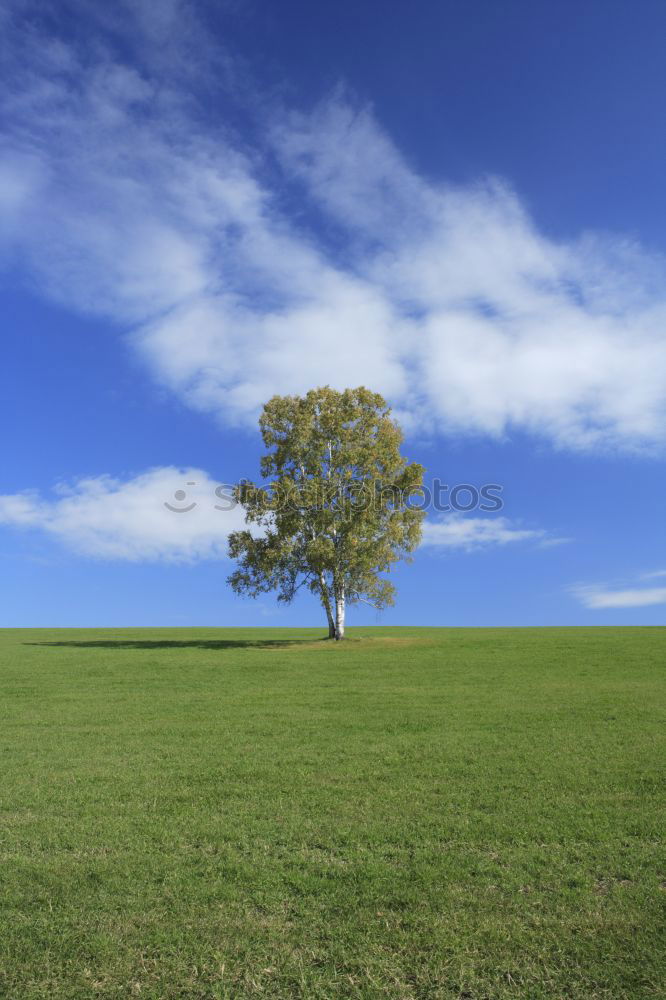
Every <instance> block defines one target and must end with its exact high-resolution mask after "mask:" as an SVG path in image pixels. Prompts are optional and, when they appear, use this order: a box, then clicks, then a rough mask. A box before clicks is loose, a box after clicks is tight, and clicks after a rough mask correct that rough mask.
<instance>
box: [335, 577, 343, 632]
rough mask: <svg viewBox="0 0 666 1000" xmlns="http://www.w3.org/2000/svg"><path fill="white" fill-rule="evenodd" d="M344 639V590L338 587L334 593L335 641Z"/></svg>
mask: <svg viewBox="0 0 666 1000" xmlns="http://www.w3.org/2000/svg"><path fill="white" fill-rule="evenodd" d="M344 637H345V588H344V587H343V586H340V587H339V588H337V590H336V593H335V640H336V642H339V641H340V639H344Z"/></svg>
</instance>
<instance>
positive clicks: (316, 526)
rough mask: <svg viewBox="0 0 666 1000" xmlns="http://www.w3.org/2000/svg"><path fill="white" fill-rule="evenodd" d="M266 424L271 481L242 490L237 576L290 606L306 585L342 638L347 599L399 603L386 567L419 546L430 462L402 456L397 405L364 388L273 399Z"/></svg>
mask: <svg viewBox="0 0 666 1000" xmlns="http://www.w3.org/2000/svg"><path fill="white" fill-rule="evenodd" d="M259 427H260V430H261V436H262V439H263V443H264V445H265V447H266V453H265V455H264V456H263V457H262V460H261V474H262V477H263V478H264V480H265V482H264V483H263V484H262V485H255V484H254V483H251V482H247V481H245V482H243V483H241V484H240V485H239V486H238V487H236V499H237V500H238V501H239V502H240V503H241V504H242V505H243V506H244V508H245V519H246V524H247V525H248V527H247V528H246V529H244V530H242V531H236V532H234V533H233V534H231V535H230V537H229V554H230V555H231V557H232V558H233V559H235V560H236V561H237V568H236V569H235V570H234V572H233V573H232V574H231V575H230V577H229V583H230V585H231V586H232V588H233V589H234V591H236V593H239V594H247V595H250V596H253V597H256V596H257V595H259V594H261V593H265V592H268V591H272V590H275V591H277V599H278V601H282V602H286V603H288V602H290V601H291V600H292V599H293V598H294V596H295V594H296V592H297V591H298V590H299V589H300V588H301V587H306V588H307V589H309V590H310V591H311V592H312V593H313V594H314V595H316V596H317V597H318V598H319V600H320V602H321V604H322V607H323V608H324V611H325V612H326V617H327V621H328V629H329V637H331V638H335V639H342V638H343V637H344V623H345V609H346V606H347V604H355V603H357V602H359V601H363V602H366V603H368V604H371V605H372V606H373V607H375V608H379V609H381V608H385V607H387V606H388V605H391V604H393V602H394V595H395V587H394V586H393V584H392V583H391V582H390V580H388V579H387V578H386V576H385V574H387V573H390V570H391V567H392V565H393V564H394V563H395V562H396V561H397V560H399V559H401V558H408V557H409V554H410V553H411V552H413V550H414V549H415V548H416V546H417V545H418V543H419V540H420V537H421V522H422V519H423V516H424V515H423V513H422V512H421V511H420V510H416V509H413V507H412V506H410V498H413V497H414V494H416V493H418V491H419V488H420V487H421V486H422V483H423V472H424V470H423V467H422V466H421V465H419V464H418V463H416V462H412V463H408V462H407V460H406V459H405V458H404V457H403V455H402V454H401V451H400V448H401V444H402V432H401V430H400V428H399V426H398V424H397V423H396V422H395V420H394V419H392V417H391V411H390V408H389V407H388V406H387V404H386V401H385V400H384V399H383V398H382V396H380V395H378V394H377V393H374V392H371V391H370V390H368V389H365V388H363V387H359V388H357V389H345V390H344V391H343V392H338V391H336V390H335V389H331V388H329V387H324V388H319V389H312V390H311V391H310V392H308V393H306V395H305V396H274V397H273V398H272V399H270V400H269V401H268V402H267V403H266V405H265V406H264V408H263V412H262V414H261V417H260V420H259ZM252 526H254V531H253V530H251V528H252Z"/></svg>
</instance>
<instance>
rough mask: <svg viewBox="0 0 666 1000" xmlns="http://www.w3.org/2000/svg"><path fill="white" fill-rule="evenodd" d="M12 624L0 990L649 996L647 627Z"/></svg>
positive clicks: (656, 977) (652, 708) (3, 649)
mask: <svg viewBox="0 0 666 1000" xmlns="http://www.w3.org/2000/svg"><path fill="white" fill-rule="evenodd" d="M316 638H317V631H316V630H313V629H310V630H305V629H303V630H300V629H293V630H290V629H284V628H283V629H148V628H143V629H123V630H119V629H108V630H107V629H104V630H98V629H95V630H92V629H91V630H82V629H76V630H65V629H60V630H52V631H51V630H47V629H35V630H25V631H24V630H21V631H10V630H6V629H5V630H1V631H0V731H1V733H2V737H1V739H0V753H1V754H2V786H1V788H0V808H1V810H2V817H1V822H0V842H1V850H2V868H1V878H0V881H1V889H0V997H2V998H3V1000H4V998H6V1000H131V998H139V1000H215V998H217V1000H223V998H224V1000H245V998H263V1000H286V998H289V1000H292V998H293V1000H426V998H427V1000H461V998H464V997H468V998H474V1000H482V998H488V1000H647V998H652V1000H656V998H658V997H662V998H663V996H664V986H663V955H664V949H663V944H664V926H665V922H664V916H665V912H664V905H665V903H666V892H665V891H664V890H665V888H666V883H665V882H664V878H665V877H666V876H665V874H664V871H665V869H664V860H665V859H664V847H663V826H664V809H665V807H666V800H665V796H664V783H663V766H662V761H663V759H664V750H665V741H666V726H665V725H664V712H665V709H666V697H665V686H664V682H663V666H664V642H665V640H666V630H665V629H663V628H644V629H639V628H599V629H583V628H575V629H532V628H521V629H510V628H504V629H490V628H489V629H475V628H464V629H426V628H423V629H418V628H404V629H398V628H382V629H371V628H367V629H354V628H352V629H350V630H349V637H348V639H347V641H346V642H344V643H331V642H326V641H315V640H316Z"/></svg>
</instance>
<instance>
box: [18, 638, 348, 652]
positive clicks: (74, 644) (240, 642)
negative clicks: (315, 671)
mask: <svg viewBox="0 0 666 1000" xmlns="http://www.w3.org/2000/svg"><path fill="white" fill-rule="evenodd" d="M327 641H328V639H327V638H326V636H322V637H321V638H320V639H67V640H61V641H58V642H24V643H23V645H24V646H68V647H71V648H79V649H288V648H289V647H293V646H309V645H315V644H317V643H319V642H327Z"/></svg>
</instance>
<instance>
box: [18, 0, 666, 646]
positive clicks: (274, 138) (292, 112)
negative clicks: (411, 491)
mask: <svg viewBox="0 0 666 1000" xmlns="http://www.w3.org/2000/svg"><path fill="white" fill-rule="evenodd" d="M107 7H108V8H109V9H107ZM0 10H1V11H2V14H1V15H0V17H1V27H2V32H1V34H2V38H3V45H4V46H5V48H6V51H5V53H4V58H3V64H4V65H5V66H6V67H7V70H6V72H7V77H6V80H5V82H4V85H3V97H2V123H3V135H4V140H3V150H4V153H3V157H2V162H1V163H0V247H1V250H0V262H1V264H2V271H1V277H0V298H1V301H2V315H3V320H4V321H3V334H4V336H3V346H4V349H3V362H4V363H3V366H2V373H1V378H2V407H3V413H2V422H3V428H4V437H5V456H4V462H3V465H2V477H3V482H2V484H1V485H0V493H1V494H2V496H1V497H0V551H2V554H3V556H4V561H5V573H4V579H5V594H4V596H3V601H2V613H1V616H0V623H1V624H2V625H6V626H20V625H26V626H27V625H35V626H42V625H44V626H46V625H108V626H124V625H126V626H129V625H156V624H162V625H195V624H207V625H214V624H219V625H231V624H247V625H255V624H258V625H282V624H284V625H294V624H303V625H311V624H315V625H316V624H319V622H320V619H321V612H320V610H319V609H318V608H317V606H316V605H315V604H314V603H312V602H311V601H310V600H308V599H306V598H303V599H302V600H299V601H297V602H296V603H295V604H294V605H293V606H292V607H290V608H287V609H282V608H278V607H277V606H276V605H275V603H274V602H273V600H272V599H271V598H269V597H266V598H264V599H262V600H261V601H259V602H251V601H244V600H241V599H239V598H236V597H234V596H233V595H232V594H231V593H230V591H229V589H228V588H227V586H226V583H225V579H226V576H227V574H228V572H229V569H230V566H229V563H228V562H227V561H226V559H225V539H226V534H227V532H228V531H229V530H231V529H232V528H234V527H236V526H237V525H238V524H239V523H240V521H241V514H240V512H239V511H234V512H231V513H225V512H220V511H216V510H215V509H214V504H215V502H216V501H215V497H214V493H213V491H214V488H215V486H216V485H217V484H218V483H220V482H232V481H234V480H237V479H238V478H240V477H242V476H248V477H256V476H257V474H258V459H259V455H260V441H259V437H258V434H257V431H256V419H257V414H258V411H259V409H260V406H261V403H262V402H263V401H265V399H267V398H268V397H269V396H270V395H272V394H273V393H275V392H301V391H305V390H306V389H308V388H310V387H311V386H314V385H321V384H325V383H330V384H331V385H334V386H335V387H338V388H342V387H344V386H348V385H357V384H366V385H368V386H369V387H371V388H373V389H376V390H378V391H380V392H382V393H384V395H385V396H386V397H387V398H388V399H389V401H390V402H391V404H392V405H393V407H394V411H395V413H396V414H397V416H398V418H399V419H400V421H401V423H402V425H403V427H404V429H405V432H406V444H405V451H406V453H407V454H408V456H409V457H410V458H411V459H416V460H419V461H421V462H422V463H423V464H424V465H425V466H426V467H427V469H428V476H429V478H430V479H432V478H435V477H436V478H438V479H439V480H440V481H442V482H444V483H447V484H449V485H454V484H457V483H471V484H473V485H475V486H477V487H480V486H481V485H483V484H484V483H499V484H501V485H502V487H503V493H502V496H503V501H504V507H503V509H502V510H501V511H500V512H497V513H494V514H490V513H484V512H482V511H470V512H468V513H466V514H457V515H456V514H454V515H451V514H447V513H438V512H431V513H430V515H429V517H428V521H427V527H426V531H425V537H424V544H423V546H422V547H421V548H420V549H419V551H418V552H417V554H416V558H415V560H414V562H413V563H412V564H411V565H410V566H404V567H401V568H400V569H399V571H398V574H397V584H398V591H399V593H398V600H397V603H396V606H395V608H393V609H391V610H390V611H387V612H385V613H384V614H383V615H382V616H381V617H378V616H377V615H376V614H375V613H374V612H373V611H371V610H369V609H356V610H354V609H353V610H352V611H351V614H350V621H351V623H352V624H354V623H368V624H374V623H386V624H394V623H395V624H409V623H414V624H430V625H554V624H572V625H577V624H597V625H604V624H609V625H610V624H661V623H663V622H664V610H665V608H666V552H665V551H664V550H665V545H664V543H665V541H666V529H665V528H664V490H665V488H666V477H665V475H664V447H663V443H664V437H665V431H666V291H665V289H666V281H665V280H664V279H665V278H666V234H665V232H664V228H663V219H664V182H663V177H664V165H665V164H664V160H665V153H666V149H665V145H666V134H665V133H664V130H663V122H662V119H663V104H664V98H665V96H666V65H665V64H664V60H663V51H662V40H663V37H664V32H665V31H666V8H664V5H663V4H662V3H656V2H655V3H652V2H650V0H643V2H642V3H641V4H640V5H633V4H629V3H626V2H623V3H617V2H611V0H591V2H589V3H587V4H584V5H581V4H574V3H571V2H562V0H559V2H557V3H555V2H552V3H551V2H541V3H538V4H535V3H523V2H519V0H509V2H507V3H502V4H499V3H494V2H490V0H484V2H481V0H474V2H471V3H464V4H463V3H458V2H456V3H453V2H438V3H434V2H433V3H430V2H424V3H422V4H419V5H417V8H416V10H413V9H410V10H407V8H406V7H405V6H404V5H399V4H379V3H376V4H375V3H370V2H368V3H365V4H358V3H351V2H338V3H336V4H311V3H308V4H306V3H296V2H288V0H287V2H284V3H281V4H279V5H278V4H268V3H261V4H259V3H254V4H252V3H245V2H243V0H237V2H229V3H216V4H210V5H206V4H203V3H200V4H196V3H180V2H178V0H154V2H151V3H149V2H145V0H141V2H136V0H134V2H132V3H127V4H125V3H124V2H119V3H117V4H113V5H101V4H96V3H93V2H92V0H78V2H71V3H68V2H60V3H59V4H58V5H57V6H56V5H53V6H50V5H49V4H47V3H40V4H38V5H33V4H31V3H21V2H15V3H14V2H9V3H5V4H4V5H3V6H2V7H0ZM188 483H194V484H195V485H194V486H188V485H187V484H188ZM177 489H185V490H186V491H187V493H188V502H189V500H190V499H191V500H193V501H194V502H196V504H197V506H196V508H195V509H194V510H193V511H191V512H190V513H186V514H176V513H172V512H169V511H168V510H166V508H165V507H164V503H165V501H170V500H172V499H173V494H174V492H175V491H176V490H177Z"/></svg>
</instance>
